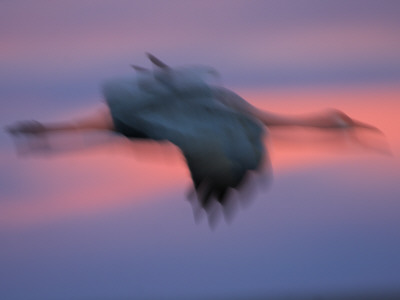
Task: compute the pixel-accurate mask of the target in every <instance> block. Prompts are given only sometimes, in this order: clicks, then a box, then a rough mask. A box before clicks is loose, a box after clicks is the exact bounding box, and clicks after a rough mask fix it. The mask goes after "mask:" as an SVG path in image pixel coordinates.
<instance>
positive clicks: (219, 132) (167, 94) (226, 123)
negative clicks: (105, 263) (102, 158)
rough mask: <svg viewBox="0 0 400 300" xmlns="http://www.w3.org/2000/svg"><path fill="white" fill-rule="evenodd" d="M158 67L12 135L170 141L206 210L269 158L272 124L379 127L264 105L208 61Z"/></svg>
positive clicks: (334, 113) (110, 84)
mask: <svg viewBox="0 0 400 300" xmlns="http://www.w3.org/2000/svg"><path fill="white" fill-rule="evenodd" d="M147 57H148V58H149V60H150V61H151V63H152V68H151V69H147V68H143V67H140V66H136V65H132V67H133V69H135V70H136V73H137V76H136V79H135V80H133V79H132V78H127V79H111V80H108V81H106V82H104V83H103V84H102V92H103V96H104V98H105V101H106V104H107V107H108V108H107V109H106V110H104V111H102V112H101V113H97V114H95V115H93V116H89V117H87V118H84V119H82V120H78V121H75V122H66V123H54V124H42V123H39V122H36V121H25V122H19V123H16V124H15V125H12V126H10V127H8V128H7V129H8V131H9V132H10V133H11V134H12V135H25V136H26V135H29V136H34V137H44V136H45V135H46V134H48V133H54V132H65V131H82V130H106V131H112V132H115V133H118V134H122V135H124V136H126V137H128V138H130V139H150V140H155V141H169V142H170V143H172V144H174V145H176V146H177V147H178V148H179V149H180V151H181V152H182V154H183V157H184V159H185V161H186V163H187V166H188V168H189V170H190V174H191V178H192V181H193V186H194V191H195V193H193V194H194V196H195V198H196V200H197V202H196V203H197V204H198V205H199V207H200V208H202V209H203V208H204V209H205V211H207V212H208V213H211V211H212V210H211V207H213V206H215V205H216V204H217V205H218V203H219V204H221V205H222V206H225V205H226V204H227V200H229V196H228V194H229V191H230V190H232V189H238V188H240V187H241V185H242V184H243V182H244V181H245V180H246V177H247V176H248V174H249V173H251V172H257V171H261V169H262V168H263V164H264V163H265V162H267V163H268V158H267V154H266V149H265V146H264V142H263V138H264V135H265V133H266V128H269V127H275V126H302V127H316V128H321V129H344V130H346V129H349V128H364V129H369V130H373V131H379V130H378V129H376V128H375V127H373V126H371V125H368V124H365V123H362V122H360V121H356V120H353V119H352V118H350V117H349V116H347V115H346V114H344V113H343V112H341V111H339V110H328V111H326V112H323V113H317V114H314V115H310V116H303V117H287V116H282V115H277V114H273V113H270V112H267V111H262V110H260V109H258V108H256V107H254V106H253V105H251V104H250V103H248V102H247V101H246V100H244V99H243V98H242V97H240V96H239V95H237V94H236V93H234V92H233V91H231V90H229V89H227V88H224V87H222V86H220V85H217V84H213V83H210V81H212V79H214V78H215V77H218V76H219V75H218V73H217V72H216V71H215V70H214V69H212V68H209V67H202V66H193V67H177V68H174V67H171V66H169V65H167V64H166V63H164V62H162V61H161V60H160V59H158V58H156V57H155V56H154V55H152V54H149V53H148V54H147Z"/></svg>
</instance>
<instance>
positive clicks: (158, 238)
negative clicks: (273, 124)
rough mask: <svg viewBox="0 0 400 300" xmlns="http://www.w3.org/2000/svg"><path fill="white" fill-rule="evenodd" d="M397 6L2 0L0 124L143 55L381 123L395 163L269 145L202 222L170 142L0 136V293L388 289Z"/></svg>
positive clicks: (72, 96) (62, 104)
mask: <svg viewBox="0 0 400 300" xmlns="http://www.w3.org/2000/svg"><path fill="white" fill-rule="evenodd" d="M399 15H400V2H399V1H361V0H360V1H294V0H293V1H201V2H189V1H146V2H145V3H144V2H139V1H137V2H136V1H102V0H100V1H41V0H38V1H1V2H0V45H1V46H0V101H1V104H2V109H1V110H0V125H1V126H2V127H4V126H6V125H8V124H10V123H11V122H14V121H17V120H20V119H38V120H44V121H55V120H57V119H60V118H61V119H66V118H68V117H69V116H70V115H72V116H74V115H79V114H84V112H85V111H87V110H89V109H90V108H92V107H95V106H96V105H97V104H98V103H99V102H100V101H101V94H100V92H99V84H100V82H101V81H102V80H104V79H106V78H108V77H112V76H117V75H118V76H119V75H122V76H123V75H128V74H132V73H133V71H132V70H131V69H130V68H129V64H131V63H135V64H137V65H143V66H149V63H148V61H147V60H146V58H145V55H144V53H145V52H146V51H149V52H152V53H154V54H155V55H157V56H159V57H160V58H162V59H164V60H165V61H166V62H167V63H169V64H171V65H184V64H191V63H194V64H197V63H198V64H205V65H210V66H213V67H215V68H216V69H218V70H219V71H220V73H221V76H222V79H221V80H222V83H223V84H224V85H226V86H228V87H231V88H233V89H234V90H237V91H239V92H241V93H243V94H244V95H245V96H249V97H250V96H254V98H252V99H249V100H250V101H251V100H254V101H255V102H256V103H257V104H258V105H260V106H262V107H263V108H266V109H268V108H269V107H271V109H272V108H273V109H276V110H278V111H281V112H284V111H290V112H295V111H297V110H299V111H300V112H306V111H310V110H313V108H314V107H315V109H314V110H316V109H320V108H324V107H339V108H341V109H344V110H345V111H346V112H349V113H350V114H351V115H354V116H355V117H357V118H360V119H362V120H365V121H366V122H371V123H372V124H374V125H376V126H378V127H379V128H381V129H382V130H383V131H384V132H385V133H386V135H387V142H388V143H389V144H390V145H391V148H392V152H393V154H394V157H392V158H389V157H385V156H382V155H378V154H376V153H374V152H373V151H369V152H368V151H348V152H346V151H343V152H340V153H338V152H335V151H333V150H332V149H330V150H329V151H327V152H326V153H325V152H323V151H321V150H318V151H317V152H313V151H311V150H310V149H308V150H307V149H306V150H304V151H303V150H300V148H294V151H292V150H291V149H286V150H285V149H284V150H285V151H283V152H282V153H281V154H279V153H280V152H279V149H280V148H279V147H278V146H279V143H275V145H276V147H275V148H273V146H274V144H273V143H272V145H271V147H272V148H273V149H271V152H272V154H273V157H272V164H273V166H274V180H273V184H272V186H271V187H269V188H264V189H261V191H260V192H259V193H258V194H257V197H256V199H255V201H254V203H253V204H252V205H250V206H249V207H247V208H246V209H243V210H240V211H239V212H238V215H237V216H236V218H235V219H234V220H233V222H232V224H230V225H227V224H225V223H224V222H221V224H219V226H218V227H217V228H216V230H215V231H212V230H210V229H209V228H208V226H207V224H206V222H202V223H200V224H195V222H194V220H193V216H192V212H191V209H190V206H189V204H188V203H186V202H185V200H184V198H185V197H184V194H185V192H186V189H187V187H188V186H189V184H190V180H189V178H188V173H187V170H186V169H185V167H184V165H183V164H182V162H181V161H180V160H179V157H178V154H177V153H176V152H174V150H173V149H172V150H171V152H168V153H169V156H168V158H167V160H170V161H169V163H165V157H164V160H163V158H162V157H158V158H157V160H155V161H151V159H149V158H148V157H147V158H145V157H143V155H142V156H141V155H139V154H140V153H139V154H138V153H137V152H134V153H132V154H131V153H130V152H124V153H120V152H118V151H117V150H115V149H113V148H110V149H103V150H101V149H100V150H87V151H86V152H83V153H79V152H77V153H67V154H65V155H60V156H54V157H51V158H48V157H29V158H24V159H21V158H18V157H17V156H16V155H15V153H14V148H13V144H12V141H11V139H10V138H9V137H8V136H7V135H6V134H5V133H4V132H2V133H0V240H1V247H0V298H1V299H15V300H19V299H21V300H22V299H24V300H25V299H41V300H46V299H73V300H75V299H79V300H80V299H88V300H91V299H131V298H133V299H146V298H148V299H154V298H157V299H163V298H165V299H167V298H168V299H177V298H178V297H181V298H182V299H215V297H226V298H227V299H230V298H232V297H233V296H238V297H244V299H245V298H246V296H249V295H250V296H254V297H256V296H261V297H264V296H267V295H274V294H279V295H287V294H294V295H298V294H300V293H305V294H307V295H311V296H318V295H322V296H325V295H331V293H333V292H338V293H342V292H343V293H346V292H363V291H366V292H369V291H374V290H376V291H378V292H382V291H391V290H392V289H396V288H397V287H398V286H399V284H400V256H399V253H400V235H399V233H398V230H397V228H399V225H400V221H399V220H400V218H399V211H400V201H399V199H400V187H399V184H398V182H399V179H400V162H399V159H398V157H399V156H398V155H399V154H400V136H399V132H400V127H399V126H400V123H399V121H398V118H397V112H398V111H399V108H400V107H399V99H400V88H399V86H400V85H399V83H400V35H399V30H400V18H399ZM272 142H274V141H272ZM294 145H295V146H293V145H292V148H293V147H300V146H299V145H297V146H296V144H294ZM146 149H147V148H144V150H143V149H142V152H143V151H144V152H145V151H146ZM302 149H303V148H302ZM139 152H140V151H139ZM161 152H162V151H161ZM277 152H279V153H277ZM290 152H295V155H293V153H290ZM297 152H301V153H297ZM286 155H287V156H286ZM160 156H162V154H160ZM171 157H173V159H171Z"/></svg>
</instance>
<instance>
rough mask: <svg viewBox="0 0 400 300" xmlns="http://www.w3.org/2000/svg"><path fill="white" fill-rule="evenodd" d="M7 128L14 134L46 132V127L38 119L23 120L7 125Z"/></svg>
mask: <svg viewBox="0 0 400 300" xmlns="http://www.w3.org/2000/svg"><path fill="white" fill-rule="evenodd" d="M6 130H7V131H8V132H9V133H10V134H12V135H19V134H31V135H38V134H43V133H45V132H46V127H45V126H44V125H43V124H41V123H39V122H38V121H33V120H32V121H22V122H17V123H15V124H14V125H11V126H8V127H6Z"/></svg>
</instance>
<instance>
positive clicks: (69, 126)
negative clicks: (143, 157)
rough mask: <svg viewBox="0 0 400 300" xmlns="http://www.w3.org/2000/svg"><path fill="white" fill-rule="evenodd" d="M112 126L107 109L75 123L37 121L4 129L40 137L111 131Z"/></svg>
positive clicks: (14, 133) (24, 122)
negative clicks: (44, 122)
mask: <svg viewBox="0 0 400 300" xmlns="http://www.w3.org/2000/svg"><path fill="white" fill-rule="evenodd" d="M113 129H114V125H113V122H112V118H111V114H110V111H109V110H108V109H102V110H99V111H97V112H96V113H93V114H92V115H89V116H87V117H85V118H81V119H78V120H75V121H69V122H57V123H47V124H42V123H39V122H37V121H23V122H18V123H16V124H14V125H11V126H9V127H7V128H6V130H7V131H8V132H9V133H11V134H13V135H19V134H25V135H42V134H46V133H50V132H67V131H86V130H105V131H112V130H113Z"/></svg>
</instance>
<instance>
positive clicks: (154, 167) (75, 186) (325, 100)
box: [0, 87, 400, 226]
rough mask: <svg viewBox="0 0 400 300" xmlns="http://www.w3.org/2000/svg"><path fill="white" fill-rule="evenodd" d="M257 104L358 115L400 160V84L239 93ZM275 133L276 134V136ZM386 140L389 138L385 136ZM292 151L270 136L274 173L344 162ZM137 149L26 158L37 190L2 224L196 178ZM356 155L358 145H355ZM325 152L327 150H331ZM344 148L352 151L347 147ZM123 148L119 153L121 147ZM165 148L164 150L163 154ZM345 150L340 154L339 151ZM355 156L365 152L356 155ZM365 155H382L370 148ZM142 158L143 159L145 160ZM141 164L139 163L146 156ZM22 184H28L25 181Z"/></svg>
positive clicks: (176, 162) (129, 197) (174, 160)
mask: <svg viewBox="0 0 400 300" xmlns="http://www.w3.org/2000/svg"><path fill="white" fill-rule="evenodd" d="M238 92H239V94H240V95H241V96H243V97H245V98H246V99H248V100H249V101H250V102H251V103H253V104H255V105H256V106H258V107H260V108H263V109H266V110H269V111H272V112H278V113H288V114H295V113H297V112H298V113H309V112H317V111H320V110H323V109H325V108H327V107H335V108H338V109H340V110H343V111H344V112H346V113H347V114H348V115H350V116H352V117H354V118H355V119H358V120H362V121H365V122H367V123H370V124H373V125H375V126H377V127H378V128H380V129H381V130H382V131H383V132H384V133H385V135H386V139H387V142H388V143H389V144H390V146H391V150H392V151H393V154H394V156H395V158H394V159H395V160H396V163H398V158H397V157H398V155H399V154H400V122H399V121H398V113H399V111H400V101H399V95H400V88H393V87H392V88H388V87H379V88H376V87H374V88H365V89H361V88H360V89H359V90H357V89H338V90H325V89H304V90H289V91H254V90H250V91H242V92H241V91H238ZM272 136H273V135H272ZM380 138H381V139H383V140H385V138H383V137H380ZM297 146H298V147H296V148H293V147H289V146H285V145H284V144H282V143H281V144H280V143H279V142H277V141H274V138H272V141H271V144H268V147H269V151H270V153H271V158H272V166H273V170H274V172H278V173H279V172H283V171H284V172H288V171H290V170H291V169H293V168H299V167H301V166H305V165H306V166H308V167H312V166H313V165H316V164H318V163H321V162H334V161H340V160H344V159H346V158H345V157H344V156H343V155H337V153H338V151H336V150H335V149H332V148H327V147H326V146H322V147H317V146H315V145H314V144H311V146H312V147H310V146H307V145H305V146H304V147H300V146H299V145H297ZM146 147H147V146H140V145H139V146H137V147H136V152H135V150H134V151H133V152H132V153H130V152H126V153H123V154H122V155H119V154H117V155H115V151H114V152H113V150H112V149H111V150H110V149H108V150H104V149H102V148H99V150H90V151H86V152H83V153H72V154H68V155H61V156H60V157H54V158H49V159H46V160H43V159H33V160H29V159H27V160H26V161H22V162H20V166H21V167H22V168H26V169H25V170H24V174H23V175H24V180H27V181H33V182H34V185H35V188H34V190H32V191H30V190H29V189H30V188H31V187H30V186H28V187H26V189H27V190H26V191H25V192H24V195H25V197H26V196H31V199H30V201H27V202H24V201H22V202H21V201H17V199H13V198H12V197H11V199H9V201H6V202H3V203H1V204H0V223H1V225H2V226H25V225H28V224H36V223H41V222H49V221H51V220H56V219H60V218H68V217H71V216H75V215H81V214H92V213H95V212H99V211H106V210H108V209H112V208H115V207H120V206H123V205H126V204H127V203H132V201H133V202H136V201H138V202H140V201H142V199H146V201H148V200H149V199H151V198H154V197H160V196H161V195H162V194H165V193H169V192H170V191H171V190H172V189H175V188H179V189H181V188H183V189H184V190H183V191H182V196H183V195H184V194H185V192H186V190H185V188H186V187H185V184H182V182H185V183H187V184H189V183H190V177H189V171H188V170H187V169H186V166H185V165H184V162H183V160H182V159H180V156H179V153H178V151H176V150H171V151H172V152H171V151H170V152H168V151H169V150H168V151H167V152H166V153H165V161H169V163H163V162H162V159H161V160H159V159H160V157H158V158H157V159H155V162H151V157H150V155H147V156H146V155H145V154H146V153H147V152H148V151H149V149H151V147H150V148H146ZM133 149H135V146H133ZM349 149H350V153H351V151H352V149H353V148H349ZM325 150H327V151H325ZM341 151H342V152H341V153H346V151H347V148H344V149H342V150H341ZM116 153H118V151H117V152H116ZM162 153H163V150H162V149H161V150H160V153H159V154H161V156H163V154H162ZM339 153H340V151H339ZM355 153H356V154H357V155H358V154H359V153H363V151H360V152H355ZM364 153H365V154H367V155H372V156H374V155H377V154H376V153H374V152H373V151H368V150H366V151H364ZM147 154H148V153H147ZM142 156H143V157H142ZM142 158H144V159H143V161H141V159H142ZM21 188H22V189H23V188H24V187H23V186H21Z"/></svg>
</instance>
